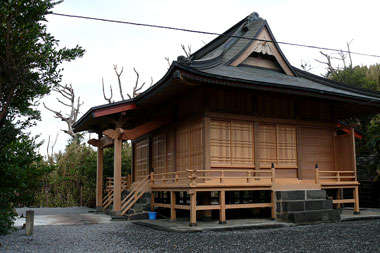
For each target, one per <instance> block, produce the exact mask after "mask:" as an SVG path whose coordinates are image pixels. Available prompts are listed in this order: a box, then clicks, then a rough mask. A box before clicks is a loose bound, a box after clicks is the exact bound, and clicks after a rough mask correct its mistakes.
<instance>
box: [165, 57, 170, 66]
mask: <svg viewBox="0 0 380 253" xmlns="http://www.w3.org/2000/svg"><path fill="white" fill-rule="evenodd" d="M165 61H166V62H167V63H168V68H170V65H171V64H170V59H169V57H165Z"/></svg>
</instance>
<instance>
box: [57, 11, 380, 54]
mask: <svg viewBox="0 0 380 253" xmlns="http://www.w3.org/2000/svg"><path fill="white" fill-rule="evenodd" d="M50 14H52V15H56V16H62V17H69V18H79V19H87V20H95V21H102V22H110V23H118V24H127V25H135V26H144V27H152V28H158V29H167V30H174V31H182V32H190V33H199V34H206V35H215V36H226V35H223V34H222V33H216V32H206V31H200V30H192V29H186V28H179V27H173V26H164V25H152V24H146V23H137V22H131V21H123V20H115V19H105V18H96V17H88V16H80V15H71V14H64V13H56V12H51V13H50ZM228 37H229V38H238V39H247V40H256V41H262V42H272V43H273V42H274V41H272V40H264V39H257V38H249V37H244V36H238V35H229V36H228ZM276 43H278V44H283V45H288V46H296V47H305V48H312V49H319V50H325V51H336V52H343V53H351V54H356V55H361V56H369V57H376V58H380V55H375V54H366V53H360V52H352V51H348V50H341V49H336V48H328V47H319V46H314V45H305V44H299V43H292V42H285V41H276Z"/></svg>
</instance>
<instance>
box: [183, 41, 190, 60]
mask: <svg viewBox="0 0 380 253" xmlns="http://www.w3.org/2000/svg"><path fill="white" fill-rule="evenodd" d="M181 48H182V50H183V52H184V53H185V55H186V58H189V57H190V55H191V46H190V45H187V48H186V47H185V45H184V44H181Z"/></svg>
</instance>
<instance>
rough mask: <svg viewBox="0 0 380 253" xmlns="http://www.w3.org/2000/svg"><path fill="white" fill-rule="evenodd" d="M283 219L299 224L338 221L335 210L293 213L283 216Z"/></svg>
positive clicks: (337, 214) (338, 216) (338, 217)
mask: <svg viewBox="0 0 380 253" xmlns="http://www.w3.org/2000/svg"><path fill="white" fill-rule="evenodd" d="M283 217H284V218H287V221H291V222H294V223H300V224H309V223H317V222H338V221H340V215H339V213H338V212H337V211H336V210H318V211H305V212H295V213H289V214H287V215H284V216H283ZM284 220H285V219H284Z"/></svg>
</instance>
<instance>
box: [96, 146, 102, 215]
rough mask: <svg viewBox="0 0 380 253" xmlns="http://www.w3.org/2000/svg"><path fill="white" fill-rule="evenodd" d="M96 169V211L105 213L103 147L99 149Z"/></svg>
mask: <svg viewBox="0 0 380 253" xmlns="http://www.w3.org/2000/svg"><path fill="white" fill-rule="evenodd" d="M96 167H97V169H96V211H103V147H98V159H97V165H96Z"/></svg>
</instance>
